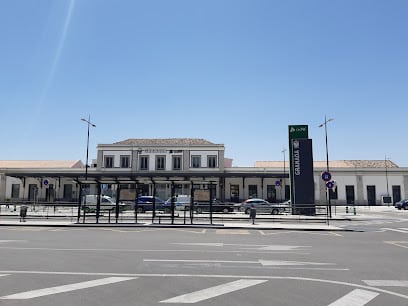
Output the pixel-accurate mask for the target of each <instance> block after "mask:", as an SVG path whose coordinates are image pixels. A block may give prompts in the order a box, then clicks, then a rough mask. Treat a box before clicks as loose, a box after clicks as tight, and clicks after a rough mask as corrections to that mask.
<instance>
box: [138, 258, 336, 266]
mask: <svg viewBox="0 0 408 306" xmlns="http://www.w3.org/2000/svg"><path fill="white" fill-rule="evenodd" d="M143 261H146V262H186V263H241V264H261V265H262V266H305V265H334V264H332V263H321V262H302V261H284V260H263V259H259V260H255V261H249V260H248V261H247V260H200V259H143Z"/></svg>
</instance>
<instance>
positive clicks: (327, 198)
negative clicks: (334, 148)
mask: <svg viewBox="0 0 408 306" xmlns="http://www.w3.org/2000/svg"><path fill="white" fill-rule="evenodd" d="M333 120H334V119H333V118H330V119H327V118H326V115H325V116H324V122H323V123H322V124H320V125H319V127H323V126H324V134H325V137H326V171H327V172H329V147H328V144H327V123H329V122H330V121H333ZM326 202H327V203H328V209H329V217H330V219H331V217H332V212H331V203H330V194H329V188H327V187H326Z"/></svg>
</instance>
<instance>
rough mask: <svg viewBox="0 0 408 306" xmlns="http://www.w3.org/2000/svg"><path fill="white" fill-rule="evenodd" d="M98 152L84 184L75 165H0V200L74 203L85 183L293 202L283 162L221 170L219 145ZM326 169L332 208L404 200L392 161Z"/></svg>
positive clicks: (407, 187)
mask: <svg viewBox="0 0 408 306" xmlns="http://www.w3.org/2000/svg"><path fill="white" fill-rule="evenodd" d="M97 151H98V153H97V154H98V155H97V159H96V161H95V162H94V163H93V165H92V167H91V168H89V169H88V171H87V179H86V178H85V175H84V173H85V168H84V165H83V164H82V163H81V162H78V161H75V162H74V163H72V162H71V163H68V164H64V163H63V162H61V163H60V164H55V163H52V162H48V163H47V162H44V161H43V162H40V161H38V162H37V163H33V162H32V163H31V164H28V163H27V162H24V161H21V162H20V163H18V162H17V161H13V162H11V161H0V201H6V200H7V201H32V200H35V199H36V200H40V201H51V202H52V201H78V197H79V196H80V190H81V186H82V187H83V186H84V185H86V186H87V188H88V191H87V192H88V193H96V192H98V190H100V191H101V193H103V194H108V195H112V196H117V191H118V190H119V189H120V190H122V191H123V190H124V189H128V190H132V189H137V193H138V194H145V195H153V194H155V195H156V196H159V197H161V198H163V199H167V198H168V197H169V196H170V195H171V194H174V193H175V194H191V193H192V190H196V189H208V188H211V190H212V191H213V196H214V197H216V198H218V199H221V200H223V201H231V202H241V201H243V200H245V199H247V198H263V199H267V200H268V201H270V202H282V201H284V200H287V199H289V198H290V180H289V163H288V162H286V163H285V162H282V161H265V162H256V163H255V166H254V167H225V165H226V164H227V165H229V166H230V159H226V158H225V157H224V154H225V147H224V145H223V144H214V143H211V142H209V141H207V140H204V139H191V138H171V139H128V140H124V141H121V142H117V143H113V144H100V145H98V146H97ZM224 160H227V161H228V163H224ZM325 170H326V163H325V162H314V185H315V202H316V204H324V203H326V190H327V189H326V186H325V182H324V181H323V180H322V178H321V173H322V172H323V171H325ZM330 172H331V174H332V178H333V180H335V181H336V188H334V189H330V190H329V195H330V200H331V203H332V205H383V204H384V197H385V198H387V197H388V196H390V197H391V199H392V202H396V201H398V200H401V199H405V198H408V168H401V167H398V165H396V164H394V163H392V162H391V161H389V160H387V161H381V160H376V161H372V160H370V161H364V160H356V161H330ZM98 188H99V189H98ZM119 194H121V195H120V196H119V197H122V193H119ZM123 194H127V195H128V197H132V196H134V193H129V192H127V193H126V192H123ZM127 200H131V199H127ZM386 204H388V203H386Z"/></svg>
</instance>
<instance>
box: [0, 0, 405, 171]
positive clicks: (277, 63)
mask: <svg viewBox="0 0 408 306" xmlns="http://www.w3.org/2000/svg"><path fill="white" fill-rule="evenodd" d="M407 16H408V2H407V1H405V0H401V1H397V0H387V1H386V0H384V1H373V0H367V1H365V0H339V1H337V0H330V1H327V0H322V1H314V0H307V1H306V0H298V1H290V0H285V1H275V0H265V1H262V0H247V1H243V0H228V1H227V0H205V1H199V0H171V1H169V0H161V1H159V0H150V1H137V0H121V1H117V0H58V1H55V0H35V1H34V0H2V1H1V2H0V37H1V46H0V71H1V72H0V101H1V105H2V116H1V123H2V124H1V129H0V137H1V140H2V147H1V150H0V159H2V160H20V159H21V160H36V159H39V160H47V159H50V160H67V159H82V160H83V161H84V160H85V153H86V129H87V127H86V124H85V123H84V122H82V121H81V120H80V119H81V118H84V117H85V118H87V117H88V115H89V114H90V116H91V121H92V122H93V123H95V124H96V128H93V129H92V130H91V135H90V158H95V157H96V146H97V144H107V143H113V142H117V141H121V140H125V139H128V138H180V137H181V138H184V137H189V138H204V139H207V140H209V141H212V142H214V143H219V144H220V143H221V144H224V145H225V147H226V156H227V157H230V158H233V159H234V165H235V166H253V164H254V162H255V161H257V160H283V154H282V153H281V151H282V149H284V148H288V140H287V139H288V125H290V124H307V125H309V137H310V138H312V139H313V154H314V159H315V160H325V158H326V155H325V138H324V129H323V128H318V125H319V124H320V123H322V122H323V121H324V118H325V115H327V117H328V118H334V121H332V122H330V123H329V124H328V143H329V157H330V159H332V160H343V159H384V158H385V156H387V157H388V158H390V159H391V160H393V161H394V162H396V163H397V164H399V165H400V166H406V167H408V154H406V151H407V150H408V142H407V141H406V137H405V131H406V130H407V128H406V120H407V118H406V117H407V113H408V112H407V111H408V99H407V98H408V37H407V36H408V34H407V33H408V32H407V28H408V18H407ZM286 158H287V156H286Z"/></svg>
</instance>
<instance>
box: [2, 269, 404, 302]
mask: <svg viewBox="0 0 408 306" xmlns="http://www.w3.org/2000/svg"><path fill="white" fill-rule="evenodd" d="M10 272H11V273H9V274H6V273H3V274H0V300H15V301H18V300H22V301H27V300H31V299H37V300H38V299H41V298H43V297H47V296H58V295H59V294H62V293H69V292H72V293H74V292H76V291H79V290H92V289H93V288H96V287H99V286H109V285H112V284H121V283H128V282H135V281H136V282H139V281H143V279H144V278H147V277H148V276H136V275H133V276H130V275H129V276H109V277H102V278H98V279H93V280H87V281H80V282H77V283H68V284H65V285H59V286H51V287H48V288H40V289H33V290H26V291H21V292H18V290H15V291H17V292H8V293H6V292H2V290H4V289H3V288H9V290H10V287H7V286H2V281H6V280H7V277H10V276H13V273H12V271H10ZM95 275H98V274H97V273H95ZM156 277H157V275H156ZM168 277H169V276H168V275H167V276H166V281H169V279H168ZM218 278H219V277H218ZM274 279H275V280H276V279H278V277H275V278H274V277H269V278H267V277H260V278H248V277H247V278H239V279H236V280H232V281H231V280H228V281H226V282H224V283H221V284H217V285H215V286H214V285H212V286H208V287H204V288H201V289H198V290H195V291H192V292H182V291H183V289H181V292H180V293H181V294H176V295H175V296H171V297H167V298H165V299H162V298H157V297H156V299H157V300H155V301H153V303H160V304H196V303H200V302H203V301H207V300H212V299H214V298H220V297H221V298H222V296H225V295H231V294H234V293H235V292H238V291H241V290H245V295H246V296H250V295H251V294H253V295H255V294H256V292H251V291H250V290H251V288H252V287H256V286H260V285H264V286H265V287H264V288H262V290H270V289H268V288H273V287H274V285H276V283H275V284H273V283H270V282H271V281H273V280H274ZM287 279H290V278H288V277H285V278H283V277H282V280H287ZM293 280H304V281H308V280H312V281H318V282H320V281H321V280H317V279H307V278H304V279H302V278H300V277H293ZM170 281H171V278H170ZM327 282H328V283H333V284H337V285H338V284H343V285H344V284H347V285H348V286H349V287H352V288H351V289H350V288H346V289H345V290H343V295H342V296H340V297H338V296H337V294H336V298H332V299H330V297H325V298H324V300H326V302H325V303H323V304H319V305H322V306H325V305H326V306H363V305H366V304H368V303H369V302H370V301H372V300H374V299H375V298H377V296H379V295H386V294H387V293H388V294H391V295H395V296H397V297H400V298H401V305H406V303H407V302H408V296H407V295H404V294H400V293H395V294H393V292H391V291H387V290H383V289H380V288H381V287H400V288H401V287H404V288H406V287H408V280H378V279H377V280H362V281H361V282H362V283H364V284H366V285H367V286H364V285H360V284H351V283H344V282H336V281H327ZM41 283H42V282H41ZM268 283H270V284H269V285H268ZM204 284H205V283H204ZM131 286H137V285H135V284H134V283H132V284H131ZM204 286H205V285H204ZM268 286H271V287H268ZM353 287H356V288H353ZM172 291H173V290H172ZM337 291H338V289H334V288H333V293H337ZM174 292H175V291H174ZM174 292H173V293H174ZM75 294H77V293H75ZM146 294H148V293H146ZM275 294H276V293H275ZM310 294H311V296H313V295H314V294H315V293H314V291H313V290H311V292H310ZM151 298H152V299H155V296H152V297H151ZM289 299H290V297H289ZM0 303H1V302H0Z"/></svg>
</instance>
